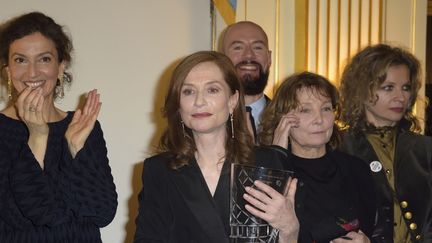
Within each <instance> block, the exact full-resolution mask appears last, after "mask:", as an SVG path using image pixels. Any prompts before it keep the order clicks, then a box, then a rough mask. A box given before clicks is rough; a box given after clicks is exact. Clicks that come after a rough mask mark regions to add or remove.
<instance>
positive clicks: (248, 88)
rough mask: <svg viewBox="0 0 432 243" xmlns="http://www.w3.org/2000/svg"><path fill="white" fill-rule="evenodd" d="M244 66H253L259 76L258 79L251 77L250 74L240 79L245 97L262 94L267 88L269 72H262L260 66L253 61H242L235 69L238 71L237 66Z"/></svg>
mask: <svg viewBox="0 0 432 243" xmlns="http://www.w3.org/2000/svg"><path fill="white" fill-rule="evenodd" d="M246 64H255V65H257V67H258V71H259V75H258V77H252V75H251V74H245V75H243V76H242V77H240V79H241V81H242V82H243V87H244V91H245V95H258V94H261V93H263V92H264V89H265V87H266V86H267V81H268V76H269V73H270V72H269V70H266V71H265V72H264V70H263V67H262V66H261V64H259V63H258V62H255V61H243V62H240V63H238V64H237V65H236V68H237V69H239V66H241V65H246Z"/></svg>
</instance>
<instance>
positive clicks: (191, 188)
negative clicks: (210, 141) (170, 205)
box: [171, 161, 228, 242]
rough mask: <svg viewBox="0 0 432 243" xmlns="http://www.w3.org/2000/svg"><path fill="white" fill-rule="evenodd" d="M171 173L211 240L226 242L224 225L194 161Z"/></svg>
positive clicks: (184, 198)
mask: <svg viewBox="0 0 432 243" xmlns="http://www.w3.org/2000/svg"><path fill="white" fill-rule="evenodd" d="M172 174H173V176H172V177H171V178H172V180H173V183H174V184H175V185H176V187H177V189H178V190H179V192H180V194H181V195H182V197H183V200H184V201H185V203H186V205H188V207H189V209H190V211H191V212H192V214H193V215H194V216H195V219H196V220H197V221H198V223H199V225H201V227H202V230H203V231H204V232H205V233H206V234H207V235H208V237H209V239H210V240H211V242H228V236H227V235H226V233H225V229H224V225H223V223H222V220H221V218H220V216H219V214H218V212H217V210H216V206H215V204H214V202H213V198H212V197H211V194H210V192H209V190H208V188H207V185H206V184H205V181H204V178H203V177H202V174H201V171H200V170H199V168H198V165H197V164H196V162H195V161H193V162H191V163H190V165H188V166H185V167H183V168H181V169H180V170H179V171H173V172H172ZM197 230H198V229H197Z"/></svg>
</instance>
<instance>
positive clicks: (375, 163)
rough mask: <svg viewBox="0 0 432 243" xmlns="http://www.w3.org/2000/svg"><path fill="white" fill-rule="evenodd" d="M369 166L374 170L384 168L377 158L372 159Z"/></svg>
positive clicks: (377, 170) (378, 170)
mask: <svg viewBox="0 0 432 243" xmlns="http://www.w3.org/2000/svg"><path fill="white" fill-rule="evenodd" d="M369 166H370V168H371V171H373V172H380V171H381V170H382V168H383V167H382V164H381V162H379V161H377V160H374V161H372V162H371V163H370V164H369Z"/></svg>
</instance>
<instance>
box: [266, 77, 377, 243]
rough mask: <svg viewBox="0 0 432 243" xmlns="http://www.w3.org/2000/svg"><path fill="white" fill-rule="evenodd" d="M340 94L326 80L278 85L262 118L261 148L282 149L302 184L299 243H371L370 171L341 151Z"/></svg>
mask: <svg viewBox="0 0 432 243" xmlns="http://www.w3.org/2000/svg"><path fill="white" fill-rule="evenodd" d="M338 105H339V94H338V91H337V89H336V87H335V86H334V85H332V84H331V83H330V81H328V80H327V79H326V78H324V77H322V76H320V75H317V74H314V73H310V72H303V73H299V74H294V75H292V76H290V77H288V79H286V80H285V81H284V82H282V84H281V85H280V86H279V88H278V90H277V92H276V94H275V96H274V97H273V99H272V101H271V102H270V104H269V105H268V106H267V107H266V109H265V110H264V113H263V120H262V121H261V122H262V123H261V124H262V132H261V134H260V143H261V144H266V145H270V144H273V145H278V148H279V149H280V150H282V151H284V152H285V153H286V155H287V158H286V160H285V165H286V166H288V168H293V170H294V171H295V176H296V177H297V178H298V179H299V182H298V188H297V192H296V196H295V201H296V206H295V210H296V214H297V217H298V220H299V222H300V234H299V242H301V243H310V242H317V243H324V242H327V243H328V242H330V241H332V242H345V241H346V240H347V239H351V240H353V241H354V242H364V243H366V242H368V241H369V238H370V237H371V233H372V230H373V222H374V218H375V207H374V206H375V202H374V199H375V198H374V195H375V191H374V190H373V180H372V178H371V175H370V172H369V171H368V167H367V166H366V165H365V164H364V163H363V162H362V161H361V160H360V159H358V158H356V157H354V156H351V155H349V154H346V153H343V152H340V151H338V149H337V148H338V144H339V131H338V127H337V126H336V123H335V119H336V118H337V117H338V110H339V109H338Z"/></svg>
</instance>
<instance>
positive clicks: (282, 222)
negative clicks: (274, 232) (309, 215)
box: [243, 179, 300, 243]
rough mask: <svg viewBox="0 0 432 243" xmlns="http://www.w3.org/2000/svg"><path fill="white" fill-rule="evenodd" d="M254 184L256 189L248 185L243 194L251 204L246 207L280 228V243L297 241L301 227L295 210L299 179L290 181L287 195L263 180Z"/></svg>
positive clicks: (255, 214) (274, 226)
mask: <svg viewBox="0 0 432 243" xmlns="http://www.w3.org/2000/svg"><path fill="white" fill-rule="evenodd" d="M254 185H255V186H256V189H254V188H252V187H246V193H245V194H244V195H243V197H244V199H245V200H246V201H247V202H248V203H249V204H250V205H249V204H247V205H246V209H247V210H248V211H249V212H250V213H251V214H253V215H254V216H256V217H259V218H261V219H263V220H265V221H267V222H268V223H269V224H270V225H271V226H272V227H273V228H276V229H278V230H279V242H280V243H281V242H296V241H297V238H298V233H299V227H300V226H299V222H298V219H297V216H296V215H295V210H294V205H295V204H294V203H295V199H294V198H295V197H294V196H295V192H296V189H297V179H290V180H289V181H288V185H287V192H286V194H285V195H286V196H284V195H282V194H280V193H279V192H277V191H276V190H275V189H273V188H272V187H270V186H269V185H266V184H265V183H263V182H261V181H255V182H254Z"/></svg>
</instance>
